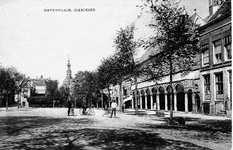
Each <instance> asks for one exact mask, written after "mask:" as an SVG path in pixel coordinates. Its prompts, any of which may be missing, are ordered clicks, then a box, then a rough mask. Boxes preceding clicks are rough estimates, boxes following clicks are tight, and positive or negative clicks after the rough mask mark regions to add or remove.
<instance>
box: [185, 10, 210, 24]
mask: <svg viewBox="0 0 233 150" xmlns="http://www.w3.org/2000/svg"><path fill="white" fill-rule="evenodd" d="M189 18H190V19H191V20H192V22H194V23H195V24H197V25H204V24H205V23H206V22H207V21H206V20H204V19H202V18H201V17H200V16H199V15H198V14H197V13H196V12H195V13H194V14H193V15H192V16H190V17H189Z"/></svg>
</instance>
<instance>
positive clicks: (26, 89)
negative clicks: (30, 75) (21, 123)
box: [18, 76, 46, 107]
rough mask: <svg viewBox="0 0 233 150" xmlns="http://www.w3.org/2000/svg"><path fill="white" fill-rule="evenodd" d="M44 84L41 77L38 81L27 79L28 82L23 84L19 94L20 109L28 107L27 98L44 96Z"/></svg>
mask: <svg viewBox="0 0 233 150" xmlns="http://www.w3.org/2000/svg"><path fill="white" fill-rule="evenodd" d="M45 93H46V83H45V79H43V77H42V76H41V78H39V79H29V82H27V83H24V85H23V86H22V89H21V92H20V94H19V97H18V99H19V102H20V105H21V106H22V107H29V103H28V98H30V97H32V96H34V97H36V96H45Z"/></svg>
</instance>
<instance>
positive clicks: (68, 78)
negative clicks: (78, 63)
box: [66, 55, 72, 87]
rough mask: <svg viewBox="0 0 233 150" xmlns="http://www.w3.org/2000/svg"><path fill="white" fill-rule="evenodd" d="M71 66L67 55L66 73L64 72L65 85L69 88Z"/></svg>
mask: <svg viewBox="0 0 233 150" xmlns="http://www.w3.org/2000/svg"><path fill="white" fill-rule="evenodd" d="M70 67H71V64H70V57H69V55H68V63H67V71H66V85H67V86H68V87H69V86H70V85H71V80H72V74H71V68H70Z"/></svg>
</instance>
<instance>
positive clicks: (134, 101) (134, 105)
mask: <svg viewBox="0 0 233 150" xmlns="http://www.w3.org/2000/svg"><path fill="white" fill-rule="evenodd" d="M133 108H136V95H135V92H133Z"/></svg>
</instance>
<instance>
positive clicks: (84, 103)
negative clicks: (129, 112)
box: [67, 100, 125, 118]
mask: <svg viewBox="0 0 233 150" xmlns="http://www.w3.org/2000/svg"><path fill="white" fill-rule="evenodd" d="M67 105H68V111H67V113H68V116H70V113H71V112H72V109H74V104H72V103H71V101H70V100H68V103H67ZM82 108H83V112H82V113H83V114H85V112H86V110H87V104H86V101H85V100H83V102H82ZM116 108H117V103H116V101H115V100H113V101H112V103H111V109H112V112H111V116H110V118H112V116H113V115H114V116H115V118H116ZM124 108H125V104H123V105H122V112H124Z"/></svg>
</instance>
